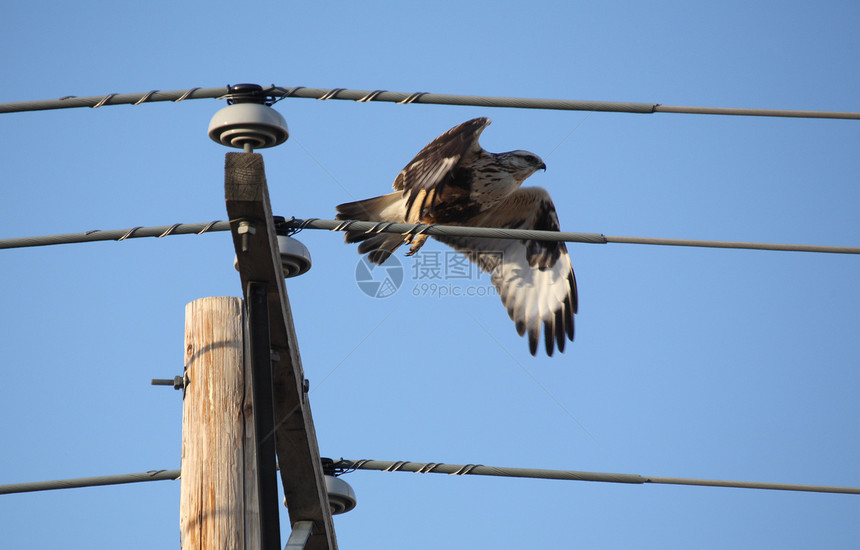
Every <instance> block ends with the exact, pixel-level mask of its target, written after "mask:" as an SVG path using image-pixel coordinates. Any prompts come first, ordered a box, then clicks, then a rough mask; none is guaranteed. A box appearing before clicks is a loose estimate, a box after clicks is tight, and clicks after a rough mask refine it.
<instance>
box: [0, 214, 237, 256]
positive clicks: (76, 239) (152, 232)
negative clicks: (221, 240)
mask: <svg viewBox="0 0 860 550" xmlns="http://www.w3.org/2000/svg"><path fill="white" fill-rule="evenodd" d="M229 230H230V222H224V221H212V222H208V223H176V224H173V225H160V226H157V227H132V228H130V229H112V230H108V231H101V230H99V229H95V230H93V231H87V232H85V233H65V234H62V235H45V236H40V237H17V238H12V239H0V249H3V248H26V247H30V246H49V245H55V244H71V243H86V242H94V241H124V240H126V239H137V238H140V237H167V236H169V235H187V234H189V233H196V234H198V235H201V234H203V233H209V232H212V231H229Z"/></svg>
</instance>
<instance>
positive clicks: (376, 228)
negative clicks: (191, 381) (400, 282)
mask: <svg viewBox="0 0 860 550" xmlns="http://www.w3.org/2000/svg"><path fill="white" fill-rule="evenodd" d="M281 225H282V227H283V228H285V229H287V230H289V231H290V232H292V233H295V232H297V231H301V230H302V229H327V230H330V231H347V230H349V231H365V232H368V233H400V234H401V235H420V234H426V235H445V236H452V237H453V236H459V237H475V238H487V239H520V240H536V241H564V242H575V243H589V244H608V243H617V244H649V245H663V246H691V247H705V248H734V249H749V250H774V251H782V252H822V253H831V254H860V247H856V246H826V245H811V244H782V243H756V242H741V241H709V240H695V239H670V238H656V237H622V236H609V235H603V234H602V233H571V232H565V231H541V230H533V229H501V228H495V227H467V226H462V225H426V224H420V223H419V224H410V223H390V222H366V221H356V220H348V221H340V220H320V219H317V218H308V219H304V220H300V219H295V218H292V219H289V220H285V221H283V222H281ZM229 229H230V223H229V222H225V221H214V222H209V223H193V224H174V225H162V226H157V227H133V228H131V229H115V230H110V231H88V232H86V233H66V234H62V235H46V236H40V237H18V238H11V239H0V249H6V248H24V247H32V246H49V245H55V244H69V243H83V242H91V241H123V240H126V239H132V238H139V237H166V236H168V235H186V234H189V233H197V234H202V233H208V232H213V231H227V230H229Z"/></svg>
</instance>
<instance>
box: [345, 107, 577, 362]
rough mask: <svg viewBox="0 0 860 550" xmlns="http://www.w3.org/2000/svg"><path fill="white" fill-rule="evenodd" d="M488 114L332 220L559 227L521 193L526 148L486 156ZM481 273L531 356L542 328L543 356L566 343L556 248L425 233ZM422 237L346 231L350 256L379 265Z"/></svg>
mask: <svg viewBox="0 0 860 550" xmlns="http://www.w3.org/2000/svg"><path fill="white" fill-rule="evenodd" d="M490 122H491V121H490V119H489V118H476V119H473V120H469V121H467V122H464V123H462V124H460V125H459V126H455V127H454V128H451V129H450V130H448V131H447V132H445V133H444V134H442V135H441V136H439V137H437V138H436V139H434V140H433V141H431V142H430V143H429V144H428V145H427V146H426V147H424V148H423V149H422V150H421V151H420V152H419V153H418V154H417V155H416V156H415V158H414V159H412V160H411V161H410V162H409V164H407V165H406V167H405V168H403V170H401V171H400V173H399V174H398V175H397V178H395V180H394V185H393V187H394V192H393V193H389V194H387V195H382V196H380V197H374V198H370V199H366V200H361V201H355V202H348V203H345V204H341V205H338V206H337V207H336V208H337V212H338V214H337V219H339V220H366V221H377V222H396V223H423V224H446V225H464V226H476V227H500V228H514V229H544V230H548V231H559V224H558V217H557V216H556V212H555V206H554V205H553V203H552V199H550V196H549V193H547V192H546V190H544V189H541V188H539V187H520V185H522V183H523V182H524V181H525V180H526V178H528V177H529V176H531V175H532V174H534V173H535V172H536V171H537V170H546V165H545V164H544V162H543V161H542V160H541V159H540V157H538V156H537V155H535V154H534V153H530V152H528V151H520V150H517V151H509V152H507V153H490V152H488V151H485V150H484V149H483V148H482V147H481V146H480V145H479V144H478V138H479V137H480V135H481V132H482V131H484V129H485V128H486V127H487V126H489V125H490ZM433 237H434V238H435V239H436V240H439V241H441V242H443V243H445V244H447V245H449V246H451V247H453V248H454V249H455V250H457V251H459V252H461V253H462V254H464V255H465V256H466V257H468V258H469V260H471V261H472V262H474V263H476V264H477V265H478V266H479V267H480V269H481V270H483V271H485V272H488V273H489V274H490V280H491V282H492V284H493V286H495V288H496V290H497V292H498V294H499V296H500V297H501V299H502V303H503V304H504V306H505V307H506V308H507V310H508V315H509V316H510V318H511V320H513V322H514V323H515V325H516V329H517V333H519V335H520V336H523V335H525V334H528V340H529V351H530V352H531V354H532V355H535V354H536V353H537V349H538V343H539V340H540V336H541V329H543V340H544V346H545V348H546V353H547V355H549V356H551V355H552V354H553V351H554V349H555V346H558V350H559V351H564V344H565V338H567V339H569V340H571V341H573V315H574V313H576V311H577V294H576V279H575V278H574V274H573V268H572V266H571V264H570V256H569V255H568V253H567V247H565V245H564V243H563V242H558V241H533V240H514V239H491V238H475V237H451V236H442V235H434V236H433ZM426 239H427V235H400V234H396V233H372V232H371V233H367V232H363V231H347V232H346V242H347V243H356V242H360V243H361V244H360V245H359V247H358V252H359V254H364V253H369V254H368V259H369V260H370V261H371V262H373V263H376V264H381V263H383V262H384V261H385V260H386V259H388V257H389V256H390V255H391V253H392V252H394V251H395V250H396V249H397V248H398V247H399V246H401V245H402V244H411V245H412V246H411V248H410V250H409V252H408V254H407V255H412V254H414V253H415V252H417V251H418V249H420V248H421V246H422V245H423V244H424V241H425V240H426Z"/></svg>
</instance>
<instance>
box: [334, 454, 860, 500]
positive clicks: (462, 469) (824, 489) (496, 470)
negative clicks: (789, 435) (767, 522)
mask: <svg viewBox="0 0 860 550" xmlns="http://www.w3.org/2000/svg"><path fill="white" fill-rule="evenodd" d="M334 466H335V468H338V469H343V470H346V471H350V470H380V471H383V472H414V473H420V474H429V473H438V474H451V475H479V476H499V477H520V478H537V479H557V480H568V481H601V482H608V483H635V484H645V483H658V484H665V485H697V486H703V487H734V488H741V489H770V490H778V491H804V492H814V493H842V494H851V495H860V487H832V486H825V485H797V484H791V483H760V482H752V481H722V480H715V479H689V478H680V477H656V476H641V475H637V474H610V473H600V472H580V471H575V470H541V469H535V468H500V467H496V466H483V465H480V464H442V463H436V462H427V463H421V462H404V461H398V462H389V461H382V460H345V459H341V460H340V461H339V462H335V464H334Z"/></svg>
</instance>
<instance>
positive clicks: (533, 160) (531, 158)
mask: <svg viewBox="0 0 860 550" xmlns="http://www.w3.org/2000/svg"><path fill="white" fill-rule="evenodd" d="M526 162H528V163H529V164H534V163H536V162H537V158H535V156H534V155H526Z"/></svg>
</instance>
